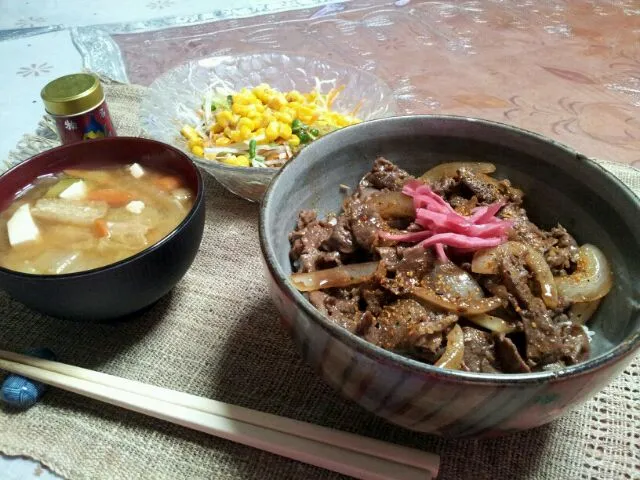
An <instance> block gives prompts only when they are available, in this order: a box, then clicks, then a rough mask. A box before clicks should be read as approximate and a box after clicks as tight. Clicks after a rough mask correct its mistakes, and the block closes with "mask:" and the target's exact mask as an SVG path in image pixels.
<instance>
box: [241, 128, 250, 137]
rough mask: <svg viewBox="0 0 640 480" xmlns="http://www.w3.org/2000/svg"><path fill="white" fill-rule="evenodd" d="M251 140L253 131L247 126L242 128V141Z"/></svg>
mask: <svg viewBox="0 0 640 480" xmlns="http://www.w3.org/2000/svg"><path fill="white" fill-rule="evenodd" d="M249 138H251V129H250V128H249V127H247V126H244V127H240V139H242V140H249Z"/></svg>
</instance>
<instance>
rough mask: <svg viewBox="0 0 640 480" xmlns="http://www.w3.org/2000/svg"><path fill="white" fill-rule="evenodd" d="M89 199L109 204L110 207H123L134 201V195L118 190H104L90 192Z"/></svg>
mask: <svg viewBox="0 0 640 480" xmlns="http://www.w3.org/2000/svg"><path fill="white" fill-rule="evenodd" d="M87 199H89V200H98V201H103V202H107V203H108V204H109V206H110V207H123V206H125V205H126V204H127V203H129V202H130V201H131V200H133V195H131V194H130V193H129V192H127V191H124V190H118V189H116V188H102V189H99V190H92V191H90V192H89V193H88V194H87Z"/></svg>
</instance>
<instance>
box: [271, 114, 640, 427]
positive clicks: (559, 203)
mask: <svg viewBox="0 0 640 480" xmlns="http://www.w3.org/2000/svg"><path fill="white" fill-rule="evenodd" d="M639 207H640V203H639V200H638V198H637V197H636V196H635V195H634V194H633V192H631V191H630V190H629V189H628V188H627V187H626V186H624V185H623V184H622V183H621V182H620V181H619V180H618V179H617V178H615V177H614V176H612V175H611V174H610V173H608V172H607V171H606V170H604V169H603V168H602V167H600V166H599V165H598V164H597V163H596V162H594V161H592V160H590V159H588V158H585V157H584V156H582V155H580V154H578V153H576V152H574V151H573V150H571V149H570V148H568V147H565V146H563V145H560V144H558V143H555V142H554V141H552V140H549V139H547V138H544V137H542V136H540V135H537V134H535V133H531V132H527V131H524V130H521V129H518V128H515V127H511V126H507V125H503V124H499V123H493V122H490V121H485V120H479V119H473V118H466V117H452V116H428V115H427V116H407V117H394V118H388V119H382V120H375V121H371V122H367V123H365V124H362V125H356V126H353V127H348V128H346V129H344V130H341V131H338V132H335V133H332V134H330V135H328V136H327V137H325V138H322V139H319V140H318V141H317V142H316V143H314V144H312V145H310V146H309V147H308V148H306V149H305V150H304V151H303V152H301V154H300V156H299V157H298V158H296V159H294V160H293V161H292V162H291V163H290V164H288V165H287V166H285V167H284V168H283V170H282V171H281V173H280V174H279V175H278V176H277V177H276V178H275V180H274V181H273V182H272V183H271V185H270V187H269V189H268V191H267V193H266V196H265V200H264V203H263V205H262V208H261V217H260V241H261V247H262V252H263V256H264V263H265V265H266V272H267V275H268V278H269V283H270V287H271V294H272V297H273V300H274V302H275V304H276V306H277V308H278V310H279V312H280V313H281V317H282V319H283V323H284V325H285V326H286V328H287V329H288V330H289V331H290V333H291V335H292V336H293V338H294V340H295V342H296V343H297V345H298V346H299V348H300V351H301V352H302V355H303V356H304V358H305V359H306V361H307V362H309V363H310V364H311V365H313V367H314V368H315V369H316V371H318V372H320V374H321V375H322V376H323V377H324V379H325V380H326V381H327V382H328V383H329V384H331V385H332V386H333V387H335V388H336V389H337V390H338V391H339V392H341V393H342V394H343V395H344V396H345V397H347V398H349V399H351V400H353V401H355V402H357V403H358V404H360V405H361V406H363V407H364V408H366V409H367V410H369V411H371V412H373V413H375V414H376V415H379V416H380V417H383V418H385V419H387V420H388V421H390V422H393V423H395V424H398V425H401V426H403V427H406V428H408V429H412V430H416V431H419V432H425V433H429V434H436V435H440V436H445V437H487V436H496V435H502V434H505V433H509V432H515V431H520V430H525V429H529V428H533V427H537V426H539V425H543V424H545V423H547V422H550V421H552V420H553V419H555V418H557V417H559V416H561V415H563V414H564V413H565V412H567V411H568V410H569V409H571V408H573V407H575V406H577V405H579V404H580V403H581V402H583V401H585V400H586V399H588V398H589V397H591V396H593V395H594V394H595V393H596V392H598V391H599V390H601V389H602V388H604V387H605V386H606V385H607V384H608V383H610V382H611V381H612V379H613V378H614V377H615V376H616V375H617V374H619V373H620V372H622V370H623V369H624V368H625V366H626V365H628V364H629V363H630V362H631V360H632V359H633V357H634V354H635V352H637V350H638V348H639V347H640V320H639V313H638V312H639V310H638V305H639V304H640V291H639V290H638V284H637V281H634V279H637V278H638V277H639V276H640V252H639V245H640V224H639V223H638V222H637V218H638V216H639V215H640V208H639Z"/></svg>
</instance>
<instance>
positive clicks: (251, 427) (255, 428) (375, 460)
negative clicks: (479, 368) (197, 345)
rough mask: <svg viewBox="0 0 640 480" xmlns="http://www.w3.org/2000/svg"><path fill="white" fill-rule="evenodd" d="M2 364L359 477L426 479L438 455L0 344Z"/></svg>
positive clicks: (64, 386) (431, 475)
mask: <svg viewBox="0 0 640 480" xmlns="http://www.w3.org/2000/svg"><path fill="white" fill-rule="evenodd" d="M0 369H2V370H6V371H8V372H11V373H15V374H17V375H21V376H24V377H27V378H30V379H32V380H35V381H38V382H42V383H46V384H48V385H51V386H54V387H58V388H61V389H63V390H67V391H70V392H74V393H77V394H79V395H83V396H85V397H89V398H93V399H95V400H99V401H102V402H105V403H109V404H111V405H116V406H119V407H122V408H126V409H128V410H132V411H135V412H138V413H142V414H144V415H149V416H151V417H155V418H158V419H161V420H165V421H168V422H171V423H175V424H178V425H182V426H184V427H187V428H191V429H193V430H198V431H200V432H204V433H208V434H210V435H214V436H216V437H220V438H224V439H227V440H231V441H233V442H237V443H241V444H244V445H248V446H250V447H254V448H258V449H260V450H264V451H266V452H270V453H274V454H276V455H280V456H283V457H287V458H291V459H293V460H298V461H300V462H304V463H308V464H311V465H315V466H317V467H320V468H324V469H327V470H332V471H334V472H338V473H341V474H343V475H348V476H351V477H354V478H359V479H362V480H414V479H416V480H417V479H420V480H431V479H434V478H435V477H436V476H437V474H438V467H439V463H440V460H439V457H438V456H437V455H435V454H433V453H428V452H423V451H420V450H416V449H412V448H407V447H402V446H399V445H395V444H390V443H386V442H383V441H380V440H376V439H373V438H368V437H361V436H358V435H355V434H352V433H347V432H342V431H340V430H334V429H331V428H327V427H322V426H319V425H313V424H310V423H305V422H301V421H298V420H293V419H290V418H285V417H279V416H277V415H272V414H269V413H264V412H259V411H255V410H250V409H248V408H244V407H240V406H237V405H230V404H227V403H223V402H218V401H216V400H211V399H208V398H204V397H198V396H196V395H191V394H188V393H183V392H178V391H175V390H170V389H167V388H162V387H156V386H153V385H148V384H145V383H142V382H137V381H134V380H128V379H126V378H120V377H116V376H113V375H108V374H105V373H101V372H96V371H93V370H88V369H84V368H80V367H75V366H72V365H67V364H64V363H60V362H54V361H51V360H45V359H41V358H35V357H30V356H26V355H21V354H18V353H13V352H7V351H4V350H0Z"/></svg>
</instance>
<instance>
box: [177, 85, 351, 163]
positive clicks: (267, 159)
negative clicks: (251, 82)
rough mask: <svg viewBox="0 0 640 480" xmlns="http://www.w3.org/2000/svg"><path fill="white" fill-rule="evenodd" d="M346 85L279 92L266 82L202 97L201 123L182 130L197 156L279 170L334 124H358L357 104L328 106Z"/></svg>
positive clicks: (190, 148) (333, 126)
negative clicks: (343, 109) (348, 108)
mask: <svg viewBox="0 0 640 480" xmlns="http://www.w3.org/2000/svg"><path fill="white" fill-rule="evenodd" d="M343 89H344V87H339V88H334V89H331V90H330V91H329V92H328V93H327V94H322V93H320V91H319V89H314V90H312V91H310V92H308V93H300V92H298V91H297V90H291V91H289V92H280V91H278V90H276V89H275V88H272V87H270V86H269V85H267V84H261V85H258V86H257V87H255V88H253V89H248V88H243V89H242V90H240V91H239V92H235V93H229V92H226V91H222V90H220V89H218V90H217V91H215V92H209V93H208V94H207V96H205V100H204V102H203V108H202V110H199V111H198V112H197V113H198V117H199V118H200V119H201V121H202V122H201V124H199V125H184V126H183V127H182V129H181V131H180V133H181V134H182V136H183V137H184V138H185V139H186V140H187V142H188V147H189V150H190V151H191V152H192V153H193V154H194V155H197V156H198V157H203V158H206V159H208V160H216V161H220V162H222V163H225V164H227V165H234V166H238V167H251V166H253V167H270V168H279V167H281V166H282V165H284V164H285V163H286V162H287V161H288V160H289V159H290V158H292V157H293V155H295V153H297V152H298V151H299V150H300V149H301V148H302V147H303V146H304V145H306V144H308V143H309V142H311V141H313V140H315V139H316V138H318V137H320V136H322V135H326V134H327V133H329V132H331V131H333V130H336V129H338V128H342V127H346V126H349V125H353V124H356V123H359V122H360V120H359V119H358V118H356V116H355V115H356V114H357V111H358V110H359V108H360V106H361V105H358V106H356V108H354V110H353V111H352V112H350V113H349V114H341V113H338V112H336V111H334V110H332V108H331V107H332V105H333V103H334V101H335V99H336V97H337V96H338V95H339V94H340V92H341V91H342V90H343Z"/></svg>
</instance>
